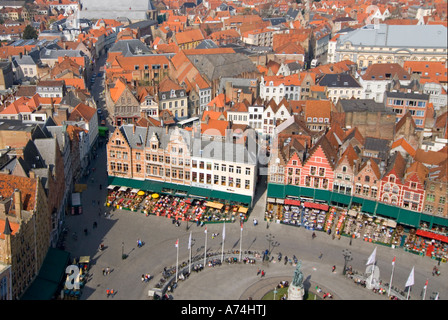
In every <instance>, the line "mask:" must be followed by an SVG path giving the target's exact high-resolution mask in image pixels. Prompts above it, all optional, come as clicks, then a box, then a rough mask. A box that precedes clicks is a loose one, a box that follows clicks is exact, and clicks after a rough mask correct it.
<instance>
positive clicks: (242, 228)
mask: <svg viewBox="0 0 448 320" xmlns="http://www.w3.org/2000/svg"><path fill="white" fill-rule="evenodd" d="M241 231H243V220H241Z"/></svg>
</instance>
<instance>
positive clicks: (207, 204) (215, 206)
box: [205, 201, 224, 209]
mask: <svg viewBox="0 0 448 320" xmlns="http://www.w3.org/2000/svg"><path fill="white" fill-rule="evenodd" d="M205 205H206V206H207V207H212V208H216V209H222V207H223V206H224V205H223V204H222V203H218V202H211V201H207V202H206V203H205Z"/></svg>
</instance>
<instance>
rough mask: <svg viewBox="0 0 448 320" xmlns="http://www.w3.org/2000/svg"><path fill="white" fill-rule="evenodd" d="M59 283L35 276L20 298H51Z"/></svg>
mask: <svg viewBox="0 0 448 320" xmlns="http://www.w3.org/2000/svg"><path fill="white" fill-rule="evenodd" d="M58 286H59V284H58V283H55V282H53V281H48V280H45V279H42V278H39V277H37V278H36V279H35V280H34V281H33V283H32V284H31V285H30V286H29V288H28V289H27V290H26V292H25V294H24V295H23V296H22V298H21V299H20V300H51V299H52V298H53V296H54V295H55V294H56V290H57V289H58Z"/></svg>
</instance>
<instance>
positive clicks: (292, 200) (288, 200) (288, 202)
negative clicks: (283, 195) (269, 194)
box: [285, 199, 301, 206]
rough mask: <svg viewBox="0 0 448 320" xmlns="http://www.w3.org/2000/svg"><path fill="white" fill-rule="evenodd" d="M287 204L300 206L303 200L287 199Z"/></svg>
mask: <svg viewBox="0 0 448 320" xmlns="http://www.w3.org/2000/svg"><path fill="white" fill-rule="evenodd" d="M285 204H288V205H291V206H300V205H301V202H300V200H294V199H285Z"/></svg>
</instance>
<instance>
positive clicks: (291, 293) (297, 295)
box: [288, 284, 305, 300]
mask: <svg viewBox="0 0 448 320" xmlns="http://www.w3.org/2000/svg"><path fill="white" fill-rule="evenodd" d="M304 296H305V289H303V287H297V286H295V285H292V284H291V285H289V288H288V300H303V297H304Z"/></svg>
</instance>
